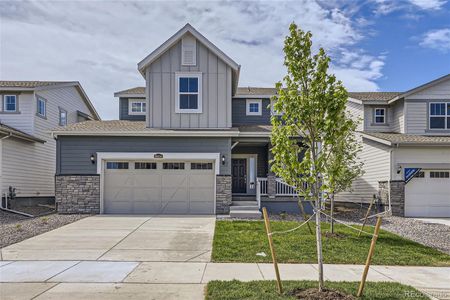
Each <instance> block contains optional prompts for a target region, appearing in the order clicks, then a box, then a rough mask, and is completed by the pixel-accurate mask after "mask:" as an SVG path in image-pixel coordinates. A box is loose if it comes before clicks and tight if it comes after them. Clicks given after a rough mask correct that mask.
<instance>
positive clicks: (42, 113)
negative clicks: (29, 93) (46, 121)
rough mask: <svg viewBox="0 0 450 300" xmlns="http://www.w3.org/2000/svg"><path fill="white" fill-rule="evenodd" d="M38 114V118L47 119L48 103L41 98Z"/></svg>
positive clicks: (38, 101)
mask: <svg viewBox="0 0 450 300" xmlns="http://www.w3.org/2000/svg"><path fill="white" fill-rule="evenodd" d="M36 113H37V115H38V116H41V117H46V114H47V108H46V101H45V99H44V98H41V97H38V98H37V108H36Z"/></svg>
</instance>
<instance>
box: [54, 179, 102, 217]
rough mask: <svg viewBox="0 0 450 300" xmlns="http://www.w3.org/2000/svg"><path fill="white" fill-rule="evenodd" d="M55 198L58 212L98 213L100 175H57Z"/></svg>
mask: <svg viewBox="0 0 450 300" xmlns="http://www.w3.org/2000/svg"><path fill="white" fill-rule="evenodd" d="M55 200H56V205H57V209H58V213H62V214H72V213H74V214H98V213H100V176H99V175H57V176H56V178H55Z"/></svg>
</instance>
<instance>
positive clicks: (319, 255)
mask: <svg viewBox="0 0 450 300" xmlns="http://www.w3.org/2000/svg"><path fill="white" fill-rule="evenodd" d="M320 205H321V203H320V199H319V197H318V196H317V200H316V207H317V209H318V210H320ZM320 219H321V218H320V212H317V213H316V243H317V267H318V270H319V292H321V291H322V290H323V258H322V230H321V228H320Z"/></svg>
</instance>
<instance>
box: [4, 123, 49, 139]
mask: <svg viewBox="0 0 450 300" xmlns="http://www.w3.org/2000/svg"><path fill="white" fill-rule="evenodd" d="M0 134H1V135H6V136H13V137H16V138H19V139H22V140H26V141H29V142H39V143H45V141H44V140H42V139H40V138H37V137H35V136H33V135H31V134H28V133H26V132H23V131H21V130H19V129H16V128H14V127H11V126H8V125H5V124H3V123H0Z"/></svg>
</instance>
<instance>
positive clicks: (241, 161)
mask: <svg viewBox="0 0 450 300" xmlns="http://www.w3.org/2000/svg"><path fill="white" fill-rule="evenodd" d="M231 177H232V183H233V184H232V192H233V193H247V159H246V158H233V159H232V160H231Z"/></svg>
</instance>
